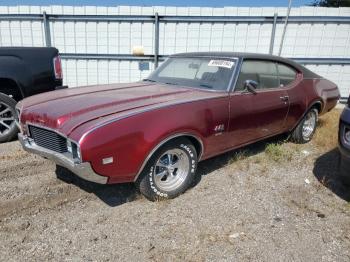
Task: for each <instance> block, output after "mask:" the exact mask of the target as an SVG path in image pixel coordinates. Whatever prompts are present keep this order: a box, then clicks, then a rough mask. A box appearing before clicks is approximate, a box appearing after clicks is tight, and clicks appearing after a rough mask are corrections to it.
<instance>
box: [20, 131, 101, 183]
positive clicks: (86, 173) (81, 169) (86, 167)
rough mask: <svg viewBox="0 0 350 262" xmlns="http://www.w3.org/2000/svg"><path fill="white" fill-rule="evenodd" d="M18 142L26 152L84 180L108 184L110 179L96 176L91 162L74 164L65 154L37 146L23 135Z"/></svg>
mask: <svg viewBox="0 0 350 262" xmlns="http://www.w3.org/2000/svg"><path fill="white" fill-rule="evenodd" d="M18 140H19V142H20V143H21V144H22V146H23V148H24V150H26V151H28V152H30V153H34V154H37V155H40V156H42V157H44V158H47V159H50V160H52V161H54V162H55V163H56V164H58V165H60V166H63V167H65V168H67V169H69V170H70V171H71V172H73V173H74V174H76V175H77V176H78V177H80V178H82V179H84V180H88V181H91V182H95V183H98V184H107V180H108V177H105V176H100V175H98V174H96V173H95V172H94V170H93V169H92V167H91V165H90V163H89V162H83V163H74V162H73V160H72V159H70V158H68V157H67V156H65V155H64V154H60V153H57V152H54V151H51V150H48V149H45V148H43V147H40V146H38V145H36V144H35V142H34V141H33V140H32V139H31V138H29V137H27V136H25V135H23V134H18Z"/></svg>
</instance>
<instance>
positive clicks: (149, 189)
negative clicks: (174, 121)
mask: <svg viewBox="0 0 350 262" xmlns="http://www.w3.org/2000/svg"><path fill="white" fill-rule="evenodd" d="M197 162H198V159H197V152H196V150H195V148H194V146H193V145H192V143H191V142H190V141H189V140H187V139H177V140H174V141H172V142H169V143H168V144H166V145H164V146H163V147H161V148H160V149H159V150H158V151H157V152H156V153H155V154H154V155H153V156H152V157H151V159H150V160H149V161H148V163H147V165H146V167H145V168H144V170H143V171H142V173H141V175H140V177H139V178H138V180H137V181H136V185H137V187H138V188H139V190H140V192H141V193H142V194H143V195H144V196H145V197H146V198H148V199H149V200H151V201H155V200H162V199H170V198H175V197H177V196H178V195H180V194H182V193H184V192H185V191H186V190H187V189H188V188H189V187H190V185H191V184H192V181H193V179H194V177H195V172H196V168H197Z"/></svg>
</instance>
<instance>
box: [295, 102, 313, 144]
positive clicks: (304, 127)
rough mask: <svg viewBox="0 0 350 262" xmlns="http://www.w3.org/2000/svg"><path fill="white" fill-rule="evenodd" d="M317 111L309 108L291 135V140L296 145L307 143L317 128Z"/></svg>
mask: <svg viewBox="0 0 350 262" xmlns="http://www.w3.org/2000/svg"><path fill="white" fill-rule="evenodd" d="M317 119H318V111H317V109H316V108H311V109H310V110H309V111H308V112H307V113H306V114H305V116H304V117H303V119H302V120H301V121H300V122H299V124H298V125H297V126H296V128H295V129H294V130H293V132H292V134H291V139H292V140H293V141H294V142H295V143H298V144H304V143H307V142H309V141H310V140H311V139H312V137H313V135H314V133H315V131H316V127H317Z"/></svg>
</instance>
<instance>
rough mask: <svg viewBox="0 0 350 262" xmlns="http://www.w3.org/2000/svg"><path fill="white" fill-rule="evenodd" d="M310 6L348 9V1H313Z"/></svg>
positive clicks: (349, 4) (349, 1) (349, 3)
mask: <svg viewBox="0 0 350 262" xmlns="http://www.w3.org/2000/svg"><path fill="white" fill-rule="evenodd" d="M311 5H312V6H322V7H350V0H314V2H313V3H312V4H311Z"/></svg>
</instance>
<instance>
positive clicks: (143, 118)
mask: <svg viewBox="0 0 350 262" xmlns="http://www.w3.org/2000/svg"><path fill="white" fill-rule="evenodd" d="M225 121H228V96H222V97H219V98H212V99H206V100H200V101H195V102H187V103H183V104H178V105H172V106H166V107H163V108H159V109H154V110H151V111H146V112H143V113H140V114H135V115H132V116H129V117H126V118H124V119H120V120H117V121H114V122H111V123H109V124H107V125H104V126H102V127H99V128H97V129H95V130H94V131H92V132H91V133H89V134H88V135H86V136H84V137H83V138H81V136H82V135H83V134H84V133H86V132H88V131H89V130H91V128H92V126H93V125H95V124H97V123H98V120H97V121H94V122H89V123H87V124H84V125H82V126H80V127H78V128H77V129H76V130H74V131H73V132H72V134H71V135H70V137H71V138H73V139H75V140H79V139H80V145H81V151H82V156H83V161H89V162H91V163H92V167H93V169H94V170H95V172H97V173H98V174H100V175H104V176H108V177H109V183H121V182H131V181H133V180H134V178H135V176H136V175H137V173H138V172H139V170H140V168H141V166H142V164H143V162H144V160H145V159H146V158H147V156H148V154H149V153H150V152H151V151H152V149H153V148H155V147H156V146H157V145H158V144H159V143H160V142H161V141H163V140H164V139H166V138H168V137H170V136H172V135H175V134H179V133H188V134H192V135H194V136H196V137H198V138H199V139H200V140H201V141H202V143H203V146H204V152H203V157H202V159H204V158H205V157H206V155H211V154H212V153H213V152H220V151H221V150H223V148H225V147H226V146H227V143H226V141H225V139H218V138H217V137H216V136H215V134H214V131H213V130H214V127H215V126H216V125H217V124H218V123H223V122H225ZM107 157H113V159H114V163H112V164H108V165H103V164H102V159H103V158H107Z"/></svg>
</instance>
